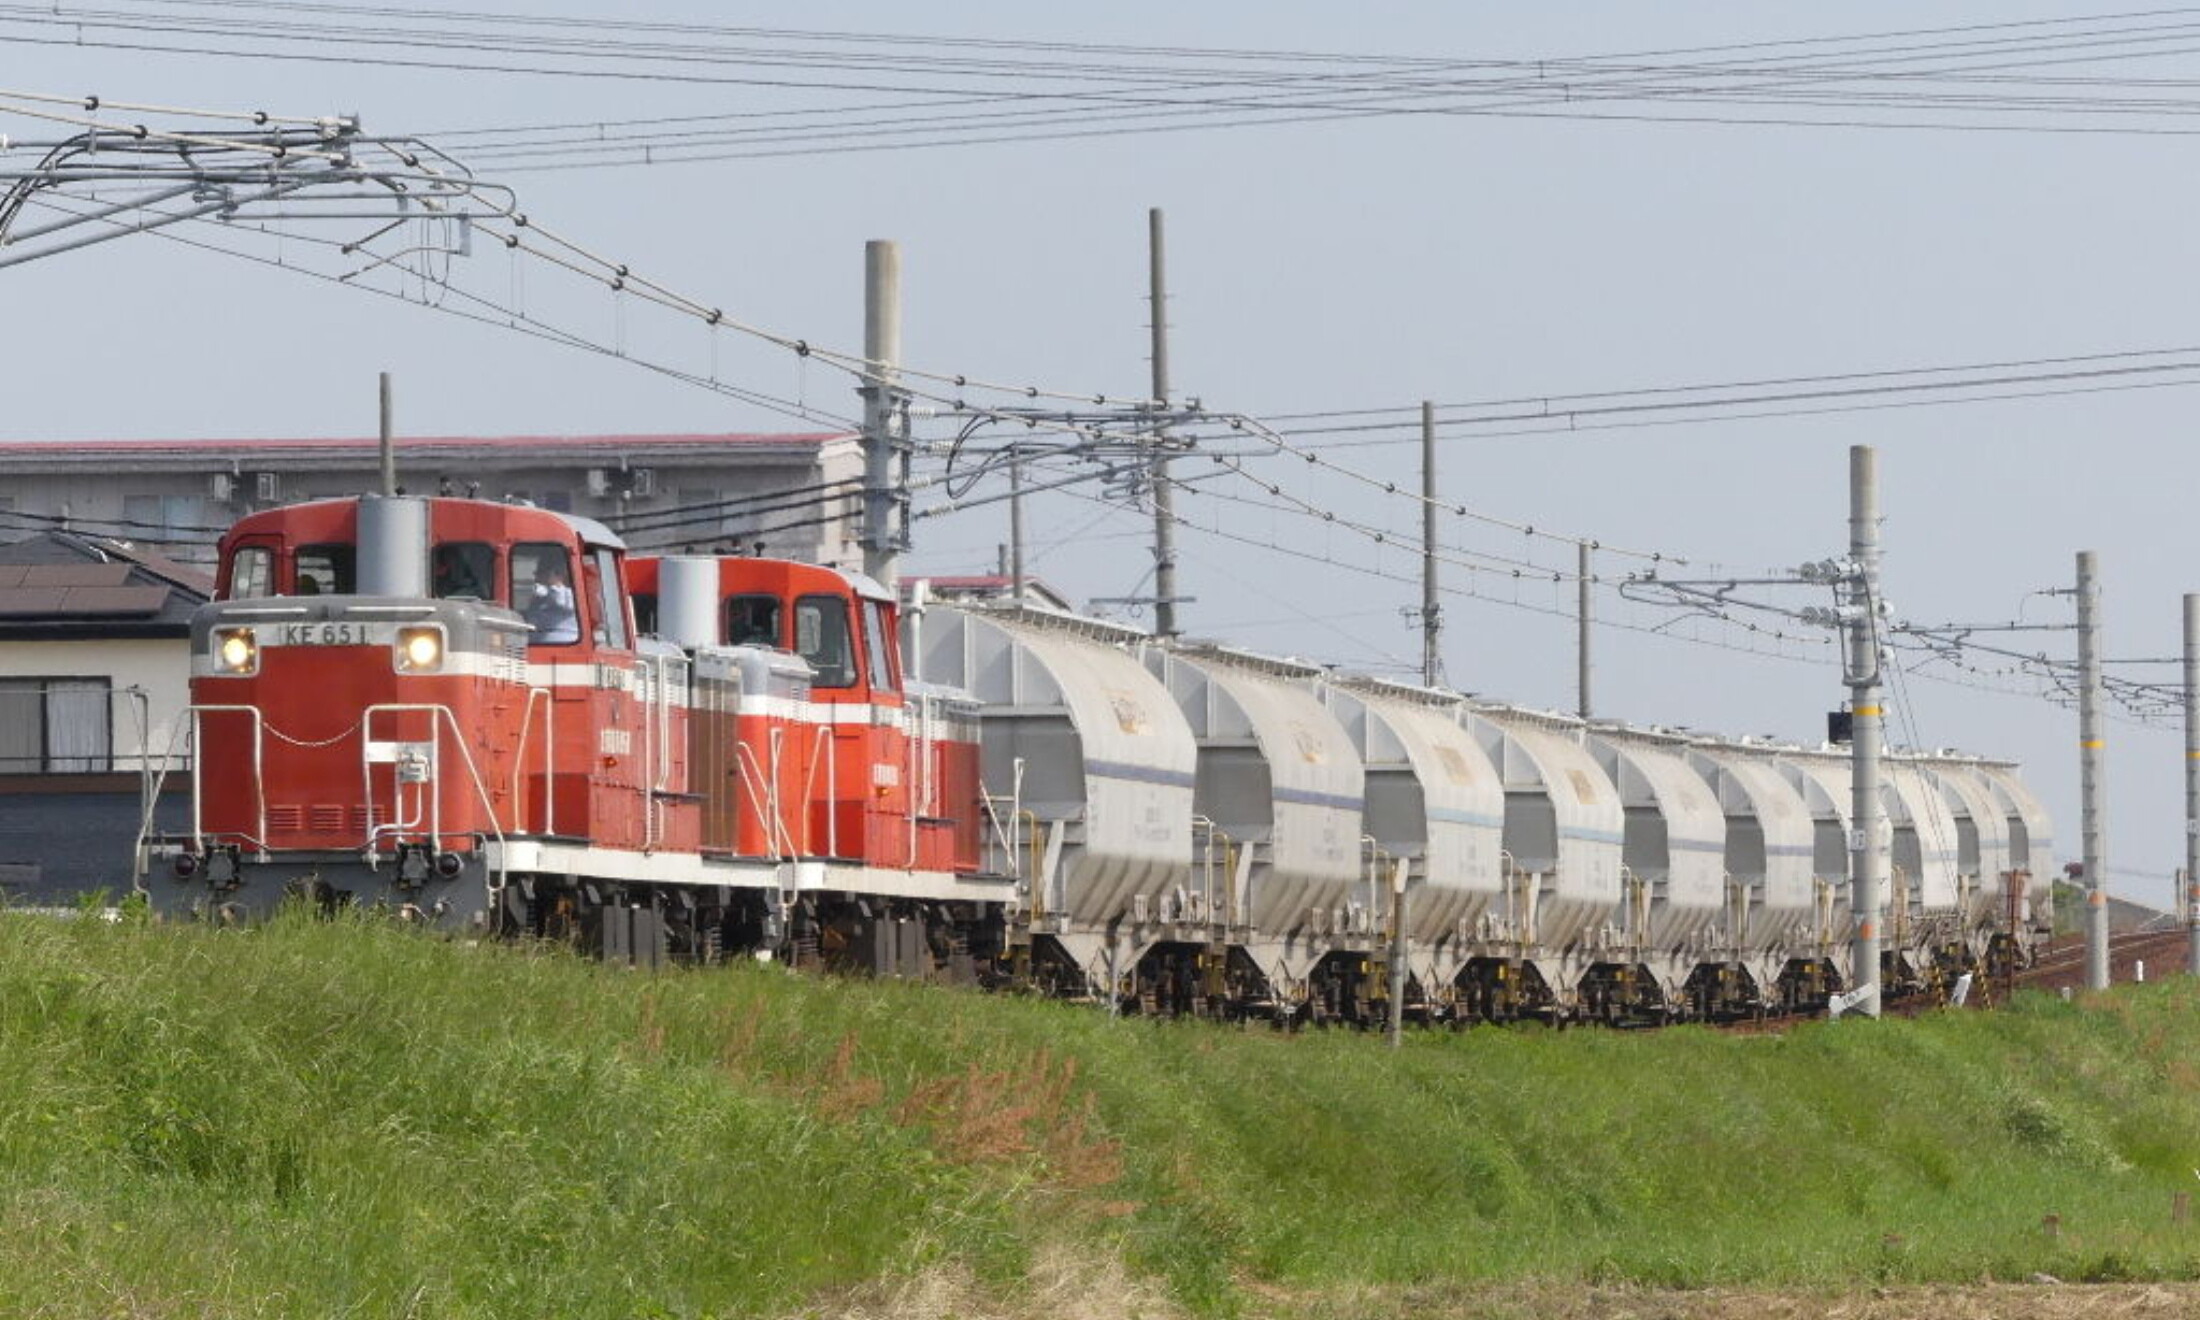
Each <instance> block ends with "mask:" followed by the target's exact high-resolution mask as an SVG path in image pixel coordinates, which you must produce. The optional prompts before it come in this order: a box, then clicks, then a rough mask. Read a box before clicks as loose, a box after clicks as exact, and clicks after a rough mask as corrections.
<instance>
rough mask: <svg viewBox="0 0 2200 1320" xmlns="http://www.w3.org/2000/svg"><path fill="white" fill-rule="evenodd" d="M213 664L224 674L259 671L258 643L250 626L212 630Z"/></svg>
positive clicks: (255, 672)
mask: <svg viewBox="0 0 2200 1320" xmlns="http://www.w3.org/2000/svg"><path fill="white" fill-rule="evenodd" d="M214 666H215V668H217V669H219V670H220V671H221V672H222V673H224V674H257V673H259V672H260V644H259V643H258V642H256V641H254V640H253V638H252V630H251V629H250V628H217V629H215V630H214Z"/></svg>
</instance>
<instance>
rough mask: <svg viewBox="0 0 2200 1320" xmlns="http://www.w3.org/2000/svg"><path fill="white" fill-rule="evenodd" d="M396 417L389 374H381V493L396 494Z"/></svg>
mask: <svg viewBox="0 0 2200 1320" xmlns="http://www.w3.org/2000/svg"><path fill="white" fill-rule="evenodd" d="M396 427H397V417H396V414H395V412H394V411H393V410H392V405H391V403H390V373H388V372H387V371H385V372H383V373H382V493H383V494H384V495H395V494H396V493H397V439H396V435H397V430H396Z"/></svg>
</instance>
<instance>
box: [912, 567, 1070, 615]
mask: <svg viewBox="0 0 2200 1320" xmlns="http://www.w3.org/2000/svg"><path fill="white" fill-rule="evenodd" d="M918 581H922V582H923V583H924V584H925V591H926V592H927V593H928V594H929V595H930V596H931V597H932V599H934V600H937V601H942V602H945V603H947V604H954V603H956V602H959V601H1006V600H1008V599H1010V598H1011V597H1013V596H1014V595H1015V594H1016V581H1015V579H1014V578H1012V577H1010V576H1009V575H1008V574H1006V573H964V574H951V573H933V574H927V573H915V574H909V575H905V576H904V577H903V578H902V582H901V586H902V596H903V598H904V599H906V598H907V597H908V595H909V589H910V587H911V586H912V585H913V584H914V583H916V582H918ZM1024 603H1025V604H1026V605H1028V606H1030V607H1032V608H1034V609H1042V610H1053V611H1056V612H1058V613H1062V614H1070V613H1074V612H1075V611H1074V609H1073V607H1072V606H1071V605H1070V603H1069V598H1068V597H1066V596H1064V595H1062V593H1060V592H1058V591H1056V590H1055V589H1054V588H1052V587H1050V586H1048V585H1047V584H1046V583H1044V582H1042V581H1040V580H1039V579H1038V578H1035V577H1033V576H1031V575H1030V574H1029V573H1026V574H1025V575H1024Z"/></svg>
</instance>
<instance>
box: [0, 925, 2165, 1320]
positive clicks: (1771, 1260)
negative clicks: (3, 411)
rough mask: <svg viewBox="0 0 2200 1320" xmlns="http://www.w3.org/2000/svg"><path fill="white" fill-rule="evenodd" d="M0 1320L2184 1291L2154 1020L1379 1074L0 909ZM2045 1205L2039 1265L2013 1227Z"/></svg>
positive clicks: (502, 959)
mask: <svg viewBox="0 0 2200 1320" xmlns="http://www.w3.org/2000/svg"><path fill="white" fill-rule="evenodd" d="M0 1061H4V1062H5V1065H6V1066H5V1067H0V1314H8V1315H17V1314H50V1315H57V1316H73V1315H87V1316H88V1315H113V1314H126V1315H128V1314H142V1315H223V1316H227V1315H271V1316H273V1315H286V1316H287V1315H298V1316H332V1315H357V1316H362V1317H380V1316H390V1315H403V1314H415V1315H421V1316H547V1315H557V1316H605V1317H612V1316H618V1317H627V1316H691V1315H692V1316H701V1315H775V1314H787V1313H791V1312H794V1311H797V1310H800V1309H801V1308H803V1307H805V1306H816V1307H822V1308H826V1309H830V1308H832V1307H833V1306H834V1305H835V1304H836V1299H846V1298H848V1297H851V1296H855V1295H858V1293H857V1292H856V1291H854V1290H860V1289H861V1288H862V1286H863V1285H865V1284H867V1283H876V1282H877V1281H879V1280H886V1281H889V1282H890V1281H892V1280H895V1279H901V1278H907V1277H911V1276H915V1275H920V1274H924V1273H926V1272H928V1271H934V1270H941V1269H953V1270H956V1271H959V1272H962V1273H964V1274H967V1275H968V1276H970V1277H972V1278H974V1279H975V1280H976V1284H975V1286H976V1287H977V1288H978V1289H979V1290H980V1291H981V1292H982V1293H983V1294H984V1295H986V1296H988V1297H994V1298H999V1299H1006V1304H1007V1305H1009V1306H1010V1307H1011V1309H1013V1308H1014V1305H1015V1299H1016V1298H1017V1297H1018V1294H1019V1289H1020V1288H1021V1287H1022V1281H1023V1280H1024V1279H1025V1277H1026V1276H1027V1274H1028V1273H1030V1272H1031V1271H1032V1269H1033V1267H1034V1262H1035V1261H1039V1260H1041V1259H1044V1258H1049V1257H1050V1256H1053V1255H1059V1254H1060V1253H1062V1252H1064V1251H1067V1252H1068V1253H1070V1254H1071V1255H1073V1256H1075V1257H1078V1258H1081V1259H1086V1260H1096V1261H1110V1262H1113V1261H1122V1262H1125V1263H1127V1265H1128V1266H1129V1267H1130V1269H1131V1270H1133V1271H1135V1272H1137V1273H1139V1274H1143V1275H1146V1276H1148V1277H1151V1278H1153V1279H1156V1280H1158V1281H1159V1285H1158V1286H1159V1287H1160V1288H1161V1289H1162V1290H1163V1291H1165V1292H1166V1293H1167V1294H1169V1295H1170V1296H1172V1297H1173V1298H1174V1299H1175V1300H1176V1301H1177V1302H1178V1303H1180V1304H1181V1305H1183V1306H1184V1307H1186V1308H1187V1309H1190V1310H1193V1311H1196V1312H1204V1313H1215V1314H1227V1313H1232V1312H1236V1311H1240V1310H1243V1309H1246V1308H1247V1307H1248V1303H1247V1302H1246V1300H1245V1299H1246V1297H1247V1295H1248V1288H1250V1287H1259V1288H1263V1289H1265V1288H1271V1287H1280V1288H1283V1289H1286V1290H1291V1291H1295V1292H1303V1293H1305V1294H1308V1295H1320V1294H1322V1293H1323V1292H1324V1291H1325V1290H1335V1289H1341V1288H1346V1287H1350V1286H1358V1285H1422V1284H1427V1285H1446V1284H1471V1283H1475V1282H1478V1281H1509V1280H1521V1279H1532V1280H1560V1281H1565V1280H1579V1281H1588V1282H1598V1283H1642V1284H1649V1285H1653V1286H1704V1285H1721V1286H1734V1285H1741V1284H1774V1285H1800V1286H1809V1287H1820V1286H1823V1287H1846V1286H1855V1285H1858V1284H1863V1283H1876V1282H1882V1281H1891V1282H1903V1281H1932V1280H1953V1281H1965V1282H1968V1281H1972V1280H1976V1279H1978V1278H1980V1277H1982V1276H1991V1277H1995V1278H2016V1279H2022V1278H2024V1277H2027V1276H2029V1275H2030V1274H2032V1273H2034V1272H2046V1273H2051V1274H2055V1275H2058V1276H2060V1277H2063V1278H2066V1279H2157V1278H2180V1279H2189V1278H2194V1277H2200V1225H2182V1226H2178V1225H2172V1223H2171V1222H2170V1207H2171V1199H2172V1196H2173V1195H2174V1194H2175V1193H2177V1192H2180V1191H2191V1192H2194V1193H2196V1194H2200V1181H2196V1175H2195V1172H2194V1170H2195V1169H2196V1168H2200V993H2196V991H2195V989H2194V987H2193V985H2192V983H2191V982H2189V981H2188V980H2186V979H2184V978H2179V979H2176V980H2172V981H2166V982H2159V983H2156V984H2153V985H2148V986H2143V987H2130V988H2127V989H2122V990H2119V991H2117V992H2115V993H2113V994H2111V995H2108V996H2105V997H2102V998H2099V999H2094V1000H2088V1001H2081V1002H2080V1003H2078V1004H2075V1005H2072V1004H2065V1003H2063V1002H2062V1001H2060V1000H2057V999H2048V998H2029V999H2020V1000H2019V1001H2018V1003H2017V1004H2016V1005H2015V1006H2014V1007H2013V1008H2010V1009H2007V1010H2004V1011H2000V1012H1994V1013H1948V1014H1940V1015H1936V1016H1932V1017H1928V1018H1925V1019H1921V1020H1918V1021H1914V1022H1894V1021H1888V1022H1881V1023H1863V1022H1845V1023H1841V1024H1837V1025H1824V1024H1813V1025H1808V1026H1804V1027H1800V1028H1797V1029H1795V1030H1793V1031H1790V1032H1788V1033H1787V1034H1786V1035H1784V1036H1779V1037H1747V1038H1743V1037H1727V1036H1721V1035H1717V1034H1714V1033H1711V1032H1708V1031H1703V1030H1698V1029H1684V1030H1677V1031H1668V1032H1662V1033H1656V1034H1625V1035H1622V1034H1613V1033H1605V1032H1588V1031H1568V1032H1550V1031H1541V1030H1514V1031H1493V1030H1481V1031H1474V1032H1469V1033H1465V1034H1459V1035H1453V1034H1448V1033H1421V1034H1415V1035H1409V1037H1408V1040H1407V1044H1406V1047H1405V1049H1403V1050H1402V1051H1399V1052H1397V1053H1393V1052H1391V1051H1390V1050H1388V1049H1387V1048H1385V1046H1384V1044H1383V1042H1382V1041H1381V1040H1380V1039H1379V1038H1373V1037H1367V1036H1360V1035H1354V1034H1347V1033H1327V1034H1323V1033H1314V1034H1306V1035H1300V1036H1296V1037H1283V1036H1277V1035H1274V1034H1271V1033H1270V1032H1268V1031H1267V1030H1266V1029H1254V1030H1250V1031H1241V1030H1233V1029H1218V1028H1212V1027H1204V1026H1195V1025H1181V1024H1180V1025H1170V1024H1156V1023H1151V1022H1139V1021H1123V1020H1111V1019H1109V1018H1107V1017H1105V1016H1103V1015H1100V1014H1098V1013H1094V1012H1091V1011H1087V1010H1080V1009H1073V1008H1068V1007H1063V1006H1059V1005H1054V1004H1048V1003H1042V1002H1035V1001H1029V1000H1020V999H1012V998H1001V997H993V998H988V997H983V996H978V995H974V994H967V993H961V992H954V991H943V990H936V989H926V988H921V987H911V986H903V985H895V984H883V983H869V982H857V981H845V980H830V979H822V978H811V977H800V976H790V975H787V974H785V973H784V972H782V971H780V970H778V969H776V968H770V967H758V966H753V965H744V966H739V967H733V968H726V969H718V970H713V971H708V972H680V973H669V974H662V975H641V974H636V973H633V972H627V971H620V970H617V969H610V968H604V967H600V966H596V965H593V964H590V963H586V962H583V961H581V960H579V959H576V958H572V957H569V956H565V955H563V954H556V953H546V952H541V951H529V950H526V949H520V948H509V947H490V948H470V947H465V946H462V945H458V944H452V943H446V942H442V941H437V940H433V939H425V938H420V937H417V936H414V935H411V934H408V933H406V932H403V931H400V930H397V929H394V928H390V927H386V926H383V925H380V924H377V923H374V922H371V921H338V922H320V921H313V920H306V919H285V920H282V921H279V922H277V923H275V924H273V925H272V926H269V927H266V928H262V929H257V930H252V931H246V932H223V931H214V930H206V929H198V928H177V927H159V926H148V925H146V924H144V923H142V922H137V921H125V922H122V923H118V924H108V923H102V922H96V921H78V922H57V921H53V920H51V919H45V918H37V917H30V916H25V915H21V914H10V913H0ZM2048 1214H2055V1215H2058V1216H2059V1217H2060V1224H2061V1230H2060V1233H2059V1235H2058V1236H2055V1237H2052V1238H2051V1237H2050V1236H2049V1235H2048V1234H2047V1233H2045V1232H2043V1230H2042V1228H2041V1220H2042V1217H2043V1216H2045V1215H2048Z"/></svg>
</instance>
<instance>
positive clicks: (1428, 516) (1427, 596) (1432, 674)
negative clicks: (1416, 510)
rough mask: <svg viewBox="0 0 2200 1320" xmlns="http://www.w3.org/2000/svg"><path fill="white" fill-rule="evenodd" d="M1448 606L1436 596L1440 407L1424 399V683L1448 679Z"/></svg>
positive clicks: (1422, 422) (1428, 684)
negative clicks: (1446, 644) (1444, 644)
mask: <svg viewBox="0 0 2200 1320" xmlns="http://www.w3.org/2000/svg"><path fill="white" fill-rule="evenodd" d="M1443 635H1444V605H1443V602H1442V601H1441V600H1439V599H1437V595H1436V405H1435V404H1434V403H1431V402H1430V401H1429V400H1427V399H1423V400H1421V682H1422V684H1423V685H1425V686H1427V687H1435V686H1436V685H1437V683H1439V682H1440V681H1442V679H1443V676H1444V653H1443Z"/></svg>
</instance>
